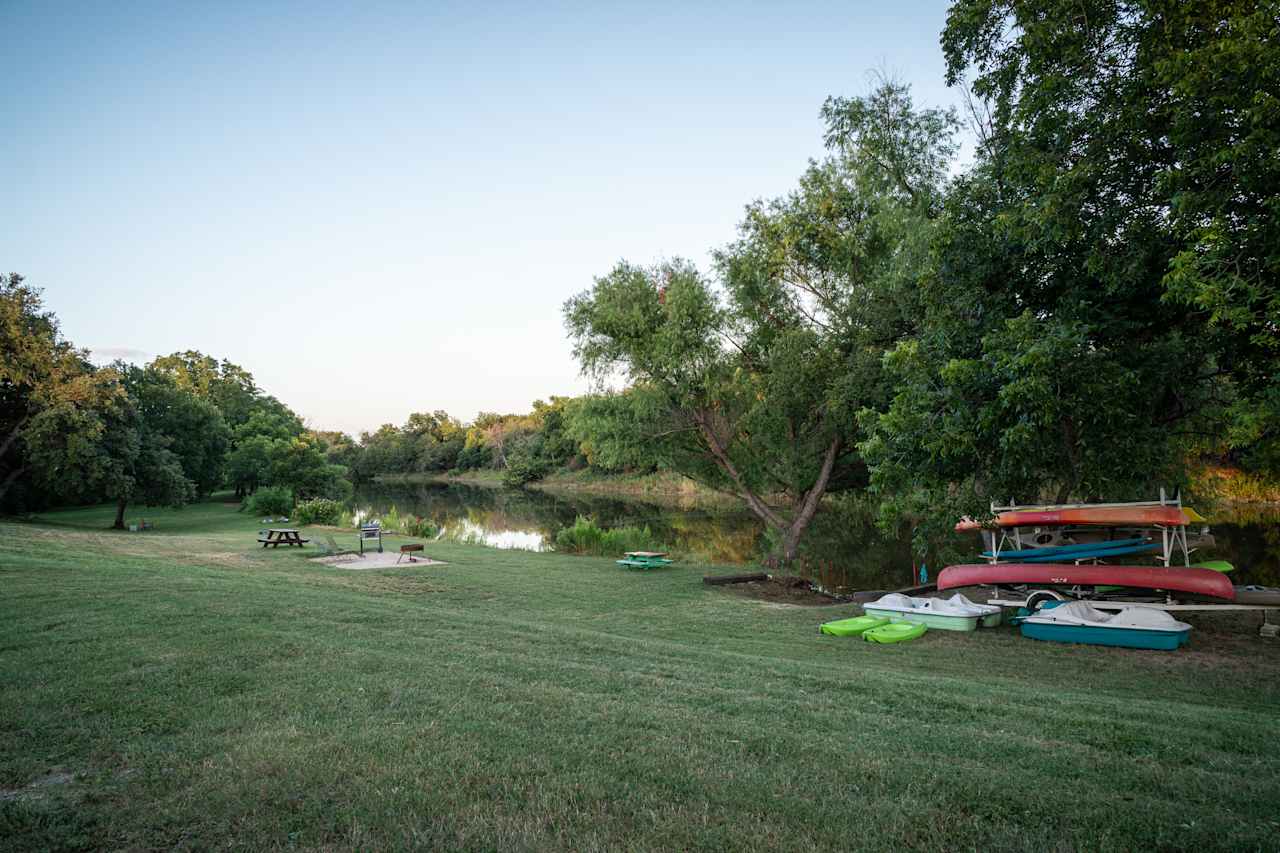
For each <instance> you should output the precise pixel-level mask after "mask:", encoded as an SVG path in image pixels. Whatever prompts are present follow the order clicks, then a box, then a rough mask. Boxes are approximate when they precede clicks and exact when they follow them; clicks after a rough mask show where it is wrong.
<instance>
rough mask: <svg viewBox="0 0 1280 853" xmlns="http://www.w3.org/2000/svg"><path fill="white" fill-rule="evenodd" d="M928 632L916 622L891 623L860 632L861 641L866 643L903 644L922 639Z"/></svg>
mask: <svg viewBox="0 0 1280 853" xmlns="http://www.w3.org/2000/svg"><path fill="white" fill-rule="evenodd" d="M927 630H929V629H928V628H926V627H925V626H924V625H921V624H919V623H916V622H891V623H889V624H888V625H881V626H880V627H879V628H872V629H870V630H868V631H863V632H862V639H864V640H866V641H867V642H868V643H905V642H907V641H908V640H914V639H916V638H917V637H923V636H924V632H925V631H927Z"/></svg>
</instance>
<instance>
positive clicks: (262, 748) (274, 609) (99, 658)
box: [0, 501, 1280, 850]
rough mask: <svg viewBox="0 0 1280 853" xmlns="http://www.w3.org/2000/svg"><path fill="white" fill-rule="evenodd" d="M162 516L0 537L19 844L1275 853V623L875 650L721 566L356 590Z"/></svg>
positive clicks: (514, 575) (449, 554)
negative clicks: (1129, 645)
mask: <svg viewBox="0 0 1280 853" xmlns="http://www.w3.org/2000/svg"><path fill="white" fill-rule="evenodd" d="M139 515H142V516H146V517H147V518H148V519H154V520H156V521H157V523H158V527H157V529H156V530H154V531H150V532H145V533H134V534H130V533H115V532H109V531H106V530H105V529H104V528H105V527H106V526H107V525H108V524H109V523H110V520H111V509H110V508H109V507H103V508H92V509H85V510H75V511H67V512H60V513H54V514H49V515H47V516H45V517H43V518H42V519H41V520H40V521H39V522H38V523H35V524H12V523H0V847H4V848H10V849H50V848H55V849H56V848H81V847H87V848H100V847H107V848H120V847H125V848H145V849H152V848H174V847H177V848H200V849H204V848H212V847H241V848H250V849H262V848H326V849H354V848H361V849H369V848H386V847H393V848H395V847H403V848H408V847H423V846H436V847H448V848H479V849H503V850H507V849H526V848H572V849H615V848H627V849H636V848H667V849H692V848H701V849H726V848H733V849H744V848H751V849H805V848H855V849H856V848H868V847H872V846H890V845H908V846H911V847H916V848H952V849H954V848H978V847H982V848H988V849H991V848H1030V847H1034V848H1041V849H1044V848H1048V849H1081V848H1089V849H1097V848H1110V849H1130V850H1131V849H1137V848H1152V847H1155V848H1202V849H1224V848H1233V849H1242V848H1243V849H1276V848H1278V847H1280V807H1278V806H1277V804H1278V803H1280V708H1278V704H1280V703H1278V700H1280V678H1278V676H1280V643H1277V642H1276V641H1274V640H1263V639H1259V638H1257V637H1256V636H1254V635H1253V634H1252V631H1253V630H1254V629H1253V628H1252V627H1247V628H1246V627H1241V628H1239V629H1238V631H1237V632H1235V633H1232V632H1231V631H1230V630H1227V629H1225V628H1218V629H1215V630H1207V629H1206V630H1198V631H1196V632H1194V633H1193V635H1192V642H1191V646H1190V648H1189V649H1185V650H1182V651H1180V652H1176V653H1162V652H1130V651H1126V650H1115V649H1102V648H1091V647H1071V646H1061V645H1053V644H1045V643H1036V642H1034V641H1031V640H1024V639H1022V638H1021V637H1019V636H1018V635H1017V634H1016V633H1015V632H1014V631H1013V630H1012V629H1008V628H1002V629H998V630H992V631H984V632H980V633H978V634H975V635H970V636H962V635H954V634H947V633H945V632H932V633H930V634H929V635H927V636H926V637H924V638H923V639H922V640H920V641H918V642H915V643H911V644H907V645H903V646H887V647H878V646H872V645H870V644H867V643H863V642H860V641H857V640H847V639H846V640H842V639H836V638H831V637H823V636H819V635H818V633H817V630H816V629H817V625H818V623H819V621H824V620H826V619H829V618H837V617H839V616H844V615H852V614H853V612H855V610H856V609H855V608H850V607H839V608H823V609H812V608H800V607H791V606H783V605H769V604H764V603H760V602H755V601H751V600H747V599H744V598H741V597H738V596H736V595H733V594H730V593H727V592H725V591H723V590H720V589H714V588H710V587H706V586H704V585H703V584H702V583H701V575H702V574H703V568H702V567H698V568H681V567H678V566H677V567H675V568H673V569H670V570H668V571H665V572H662V573H650V574H644V573H638V574H637V573H628V572H625V571H622V570H619V569H617V567H615V566H614V565H613V563H612V561H611V560H608V559H594V558H585V557H582V558H577V557H563V556H558V555H555V554H532V553H527V552H508V551H496V550H489V549H485V548H480V547H474V546H464V545H454V544H447V543H445V544H434V543H433V544H430V545H428V548H427V553H428V554H429V555H430V556H432V557H434V558H436V559H442V560H446V561H448V563H449V565H447V566H442V567H421V566H419V567H410V568H402V569H395V570H386V571H370V572H355V571H349V570H342V569H335V568H330V567H326V566H323V565H318V564H314V563H310V562H308V561H307V559H306V557H308V556H313V553H312V552H311V551H310V549H308V551H307V553H305V554H304V553H300V552H299V551H298V550H297V549H292V550H283V549H282V550H279V551H274V550H271V551H263V550H262V549H261V548H258V547H257V545H256V543H255V542H254V539H255V536H254V533H255V531H256V530H257V529H258V528H259V527H260V526H261V525H260V524H258V519H255V518H245V517H244V516H243V515H241V514H238V513H237V512H236V511H235V509H234V507H232V506H227V505H224V504H222V503H219V502H216V501H214V502H210V503H207V504H202V505H198V506H195V507H190V508H188V509H186V510H184V511H181V512H168V511H155V512H152V511H139V512H131V513H130V514H129V517H130V519H133V518H135V517H137V516H139ZM338 538H339V540H340V541H344V540H345V541H347V542H348V543H354V537H353V536H350V535H345V536H344V535H339V537H338ZM313 539H314V537H313ZM389 541H390V544H391V546H392V547H393V548H394V547H395V545H396V544H398V543H399V541H404V540H397V539H395V538H392V539H390V540H389ZM736 570H737V569H727V568H726V569H725V571H736ZM1256 619H1257V617H1251V620H1252V621H1251V625H1256Z"/></svg>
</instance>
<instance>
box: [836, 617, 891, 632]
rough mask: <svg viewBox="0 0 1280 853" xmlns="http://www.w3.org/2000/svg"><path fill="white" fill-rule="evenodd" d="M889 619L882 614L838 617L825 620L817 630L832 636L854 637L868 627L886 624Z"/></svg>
mask: <svg viewBox="0 0 1280 853" xmlns="http://www.w3.org/2000/svg"><path fill="white" fill-rule="evenodd" d="M888 624H889V620H888V619H886V618H885V617H883V616H855V617H853V618H852V619H840V620H838V621H836V622H825V623H823V624H822V625H820V626H819V627H818V632H819V633H822V634H830V635H831V636H833V637H856V636H858V635H859V634H861V633H862V632H863V631H866V630H867V629H868V628H879V627H880V626H881V625H888Z"/></svg>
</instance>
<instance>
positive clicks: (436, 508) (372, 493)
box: [353, 483, 1280, 591]
mask: <svg viewBox="0 0 1280 853" xmlns="http://www.w3.org/2000/svg"><path fill="white" fill-rule="evenodd" d="M353 505H354V507H355V508H357V509H359V510H362V511H364V512H365V513H367V514H369V515H370V516H372V517H377V516H379V515H381V514H383V513H385V512H387V511H388V510H389V509H390V508H391V507H392V506H394V507H395V508H396V510H397V511H398V512H399V513H400V514H401V515H402V516H403V515H405V514H412V515H415V516H420V517H423V518H430V519H431V520H432V521H433V522H434V523H435V524H436V525H437V526H438V527H439V528H440V529H441V531H442V533H441V536H442V537H443V538H447V539H452V540H458V541H471V542H477V543H480V544H484V545H489V546H491V547H496V548H524V549H528V550H533V551H550V550H554V544H555V534H556V531H557V530H559V529H560V528H562V527H567V526H569V525H571V524H573V522H574V519H575V518H576V517H577V516H579V515H581V516H587V517H590V518H593V519H595V521H596V523H597V524H599V525H600V526H601V527H606V528H607V527H619V526H623V525H631V526H637V527H645V526H647V527H649V529H650V530H651V531H652V533H653V536H654V538H655V539H656V540H657V541H659V542H662V543H664V545H665V546H666V547H667V548H668V549H669V550H671V551H672V552H674V553H676V554H679V555H681V556H682V557H684V558H686V559H690V560H694V561H698V562H706V563H722V564H730V565H744V566H748V565H751V564H756V563H758V562H759V560H760V558H761V557H762V556H763V555H764V553H765V552H766V550H767V547H768V543H767V541H766V539H765V536H764V530H763V528H762V527H761V525H760V523H759V522H757V521H756V519H755V518H754V517H753V516H752V515H751V514H750V513H748V512H745V511H739V512H735V511H728V510H724V509H705V508H702V509H700V508H682V507H676V506H672V505H669V504H658V503H654V502H651V501H645V500H641V499H633V498H629V497H628V498H620V497H602V496H599V495H584V494H581V493H570V492H559V491H557V492H550V491H543V490H540V489H498V488H488V487H480V486H469V485H463V484H458V483H420V484H412V485H390V484H379V485H377V486H375V487H372V488H365V489H361V490H360V491H358V492H357V493H356V496H355V499H354V504H353ZM1211 523H1212V530H1213V534H1214V538H1215V540H1216V544H1215V545H1214V547H1213V548H1212V549H1207V550H1204V551H1197V552H1195V553H1194V554H1193V557H1194V558H1196V559H1224V560H1230V561H1231V562H1232V563H1234V564H1235V566H1236V571H1235V572H1234V573H1233V574H1232V579H1233V581H1234V582H1235V583H1237V584H1261V585H1265V586H1278V585H1280V507H1267V508H1261V509H1257V508H1252V509H1250V508H1246V509H1242V510H1236V511H1234V512H1233V513H1232V514H1231V515H1227V516H1217V517H1215V518H1212V519H1211ZM973 539H974V541H973V544H974V546H975V547H974V549H973V550H974V554H976V553H977V550H978V549H977V547H976V546H977V537H976V536H975V537H973ZM805 550H806V552H807V553H808V554H809V555H810V557H809V559H808V562H807V566H806V572H807V573H808V574H810V575H812V576H814V577H816V578H817V579H818V580H820V581H821V582H822V584H823V586H825V587H827V588H828V589H832V590H833V591H848V590H855V589H878V588H885V587H900V586H906V585H908V584H909V583H911V582H912V580H913V578H914V577H915V573H916V572H918V565H919V562H920V561H919V558H915V559H913V556H912V549H911V542H910V531H908V530H903V531H902V532H901V533H899V534H898V535H888V536H887V535H885V534H884V533H883V532H881V531H880V530H879V529H878V528H877V527H876V526H875V525H874V523H873V522H872V519H871V518H870V516H869V515H860V514H858V513H849V512H841V513H826V512H824V513H819V515H818V518H817V519H815V521H814V525H813V527H812V529H811V530H810V531H809V532H808V534H807V535H806V543H805ZM933 568H934V567H930V577H931V578H932V574H933Z"/></svg>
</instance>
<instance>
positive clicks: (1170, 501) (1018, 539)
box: [982, 489, 1208, 567]
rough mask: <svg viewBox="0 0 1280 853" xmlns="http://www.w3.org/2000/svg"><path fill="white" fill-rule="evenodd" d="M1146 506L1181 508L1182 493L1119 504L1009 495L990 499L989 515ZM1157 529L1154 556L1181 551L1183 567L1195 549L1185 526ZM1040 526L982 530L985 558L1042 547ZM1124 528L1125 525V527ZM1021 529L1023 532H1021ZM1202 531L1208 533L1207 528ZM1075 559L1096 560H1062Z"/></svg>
mask: <svg viewBox="0 0 1280 853" xmlns="http://www.w3.org/2000/svg"><path fill="white" fill-rule="evenodd" d="M1126 506H1129V507H1149V506H1172V507H1177V508H1178V509H1183V506H1182V493H1181V492H1178V493H1177V494H1176V495H1175V496H1174V497H1173V498H1169V497H1168V496H1167V495H1166V494H1165V490H1164V489H1161V490H1160V499H1159V500H1154V501H1127V502H1121V503H1099V504H1053V505H1045V504H1015V503H1013V499H1012V498H1010V500H1009V503H1008V504H1007V505H1005V506H1000V505H997V504H996V502H995V501H992V502H991V514H992V515H999V514H1000V513H1002V512H1024V511H1036V510H1044V509H1085V508H1091V507H1126ZM1155 527H1156V529H1158V530H1159V531H1160V553H1159V554H1158V555H1156V559H1157V560H1159V561H1160V562H1161V564H1163V565H1164V566H1166V567H1167V566H1169V564H1170V563H1172V562H1173V560H1174V556H1175V553H1176V552H1177V551H1181V552H1182V564H1183V565H1184V566H1189V565H1191V552H1192V551H1193V550H1195V549H1194V548H1191V547H1189V546H1188V544H1187V527H1186V525H1180V526H1177V527H1167V526H1165V525H1159V524H1158V525H1155ZM1039 529H1040V527H1038V526H1036V527H1010V528H1007V529H1001V530H1000V531H999V534H1000V535H999V536H997V535H996V532H994V531H990V530H983V531H982V539H983V544H984V545H986V547H987V549H988V550H990V551H991V556H990V557H987V558H985V559H987V560H988V561H989V562H992V563H995V562H998V561H999V560H1000V552H1001V551H1004V550H1021V549H1023V548H1040V547H1045V546H1047V545H1048V544H1049V543H1047V542H1037V541H1035V539H1034V538H1033V537H1034V536H1035V534H1036V531H1038V530H1039ZM1126 529H1127V528H1126ZM1024 531H1026V532H1025V534H1024ZM1202 532H1205V533H1207V532H1208V527H1205V528H1204V530H1203V531H1202ZM1068 561H1069V562H1074V563H1075V564H1077V565H1079V564H1080V563H1084V562H1090V561H1093V562H1096V561H1097V560H1096V558H1094V557H1083V558H1081V559H1078V560H1064V561H1063V562H1068Z"/></svg>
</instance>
